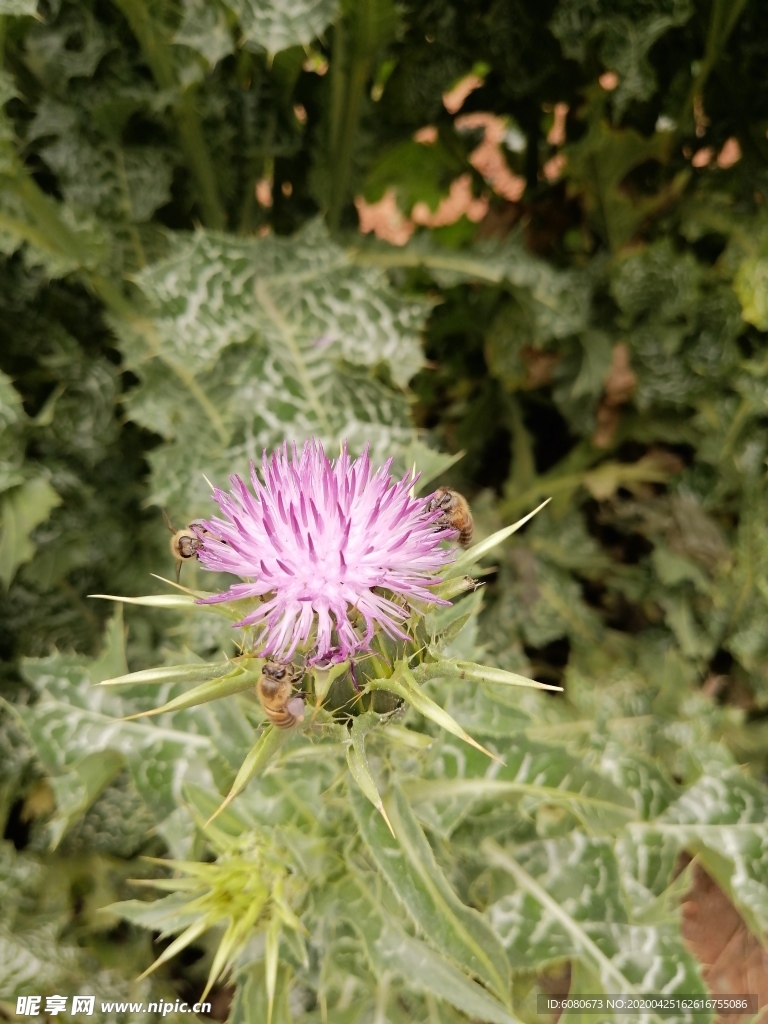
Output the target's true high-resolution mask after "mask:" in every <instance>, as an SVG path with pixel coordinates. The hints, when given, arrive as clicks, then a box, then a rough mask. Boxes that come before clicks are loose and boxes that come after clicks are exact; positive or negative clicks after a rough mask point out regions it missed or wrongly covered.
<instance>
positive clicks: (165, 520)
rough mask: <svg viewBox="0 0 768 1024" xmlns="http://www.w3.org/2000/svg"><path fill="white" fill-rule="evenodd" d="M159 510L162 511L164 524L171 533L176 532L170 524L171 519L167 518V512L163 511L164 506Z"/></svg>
mask: <svg viewBox="0 0 768 1024" xmlns="http://www.w3.org/2000/svg"><path fill="white" fill-rule="evenodd" d="M160 511H161V512H162V513H163V522H164V523H165V525H166V526H167V527H168V529H169V530H170V531H171V533H176V531H175V530H174V528H173V526H172V524H171V520H170V519H169V518H168V513H167V512H166V511H165V509H164V508H161V509H160Z"/></svg>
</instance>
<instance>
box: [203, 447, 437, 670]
mask: <svg viewBox="0 0 768 1024" xmlns="http://www.w3.org/2000/svg"><path fill="white" fill-rule="evenodd" d="M391 464H392V460H391V459H390V460H389V461H388V462H387V463H385V465H384V466H382V467H381V468H380V469H378V470H376V472H375V473H373V474H372V473H371V464H370V459H369V458H368V449H367V448H366V450H365V452H364V453H363V454H362V455H361V456H359V458H357V459H355V460H354V462H353V461H351V459H350V457H349V455H348V453H347V448H346V445H345V446H344V450H343V451H342V454H341V455H340V456H339V458H338V459H336V460H335V461H333V462H331V460H330V459H328V458H327V456H326V454H325V452H324V451H323V447H322V445H321V444H319V443H318V442H316V441H307V442H306V443H305V445H304V448H303V450H302V452H301V455H299V453H298V451H297V449H296V445H295V444H294V445H293V451H292V457H291V456H289V452H288V445H287V444H283V448H282V451H280V450H278V451H276V452H274V453H273V454H272V456H271V457H269V458H268V457H267V453H266V451H265V452H264V455H263V458H262V476H263V479H264V482H263V483H262V482H261V481H260V480H259V478H258V476H257V475H256V467H255V466H254V465H253V463H251V481H252V484H253V493H251V491H250V490H249V489H248V488H247V487H246V485H245V484H244V483H243V481H242V480H241V479H240V477H237V476H233V477H230V480H231V481H232V491H231V493H230V494H227V493H225V492H224V491H221V490H219V489H218V488H217V489H216V490H215V491H214V494H213V498H214V501H216V502H218V504H219V507H220V509H221V512H222V514H223V516H224V517H225V518H223V519H218V518H216V519H212V520H210V521H206V522H205V523H203V524H202V525H201V530H200V539H201V540H202V541H203V544H202V545H201V548H200V550H199V552H198V557H199V559H200V562H201V564H202V565H203V566H204V567H205V568H206V569H211V570H214V571H217V572H231V573H234V574H235V575H237V576H241V577H245V578H247V580H248V582H245V583H236V584H234V585H233V586H232V587H230V589H229V591H227V592H226V593H224V594H216V595H213V596H211V597H206V598H204V599H203V600H201V601H200V602H199V603H200V604H213V603H216V602H220V601H232V600H237V599H238V598H245V597H261V598H262V603H261V604H260V605H259V607H258V608H256V609H255V610H254V611H252V612H251V613H250V614H248V615H246V617H245V618H244V619H243V620H242V621H241V622H238V623H237V624H236V625H238V626H246V625H258V626H261V627H262V631H261V634H260V635H259V637H258V640H257V647H259V648H260V650H259V654H260V655H263V656H270V657H274V658H277V659H279V660H283V661H286V660H288V659H289V658H290V657H291V656H292V654H293V653H294V651H295V650H296V649H297V647H299V645H306V646H304V650H306V652H307V653H308V654H309V655H310V658H311V660H312V661H318V660H332V661H343V660H345V659H346V658H348V657H350V656H352V655H354V654H355V653H356V652H358V651H366V650H369V649H370V643H371V640H372V638H373V635H374V632H375V631H376V629H377V627H378V628H379V629H381V630H383V631H384V632H385V633H387V634H388V635H389V636H392V637H400V638H402V639H406V640H407V639H408V637H407V635H406V634H405V633H404V632H403V631H402V629H401V628H400V625H399V624H401V623H403V622H404V621H405V619H406V618H407V617H408V615H409V611H408V609H407V608H406V607H402V606H401V605H400V604H397V603H395V602H394V601H392V600H391V599H390V598H388V597H387V596H386V595H385V594H384V593H381V592H380V589H379V588H381V590H384V591H390V592H391V593H392V594H402V595H403V597H405V598H406V599H408V598H413V599H415V600H419V601H431V602H434V603H436V604H448V603H449V602H447V601H443V600H441V599H439V598H437V597H435V596H434V595H433V594H431V593H430V591H429V590H428V589H427V588H428V587H430V586H433V585H434V584H436V583H439V582H440V580H439V578H437V577H436V576H435V573H436V572H437V571H438V570H439V568H440V566H441V565H443V564H444V563H445V562H446V561H447V560H449V559H451V558H452V557H453V554H452V552H450V551H449V550H446V549H445V548H443V547H442V546H441V543H440V542H441V541H442V540H445V539H450V538H452V537H455V536H456V534H455V532H451V531H448V530H443V531H440V530H437V529H435V527H434V523H435V520H436V519H437V518H438V517H439V512H434V513H427V512H426V507H427V502H428V501H429V497H426V498H412V497H411V496H410V491H411V488H412V486H413V484H414V480H413V479H412V478H411V476H410V474H406V476H404V477H403V479H402V480H400V481H398V482H393V481H392V478H391V477H390V475H389V468H390V466H391ZM203 530H206V531H208V532H207V533H203ZM374 588H375V589H374ZM353 609H355V610H356V611H357V612H359V614H360V616H361V617H362V619H363V620H364V622H365V633H364V635H361V634H360V633H359V632H357V630H356V629H355V628H354V626H353V623H352V622H351V621H350V618H349V613H350V612H351V611H352V610H353Z"/></svg>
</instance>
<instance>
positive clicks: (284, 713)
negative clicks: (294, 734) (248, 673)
mask: <svg viewBox="0 0 768 1024" xmlns="http://www.w3.org/2000/svg"><path fill="white" fill-rule="evenodd" d="M303 675H304V672H303V669H301V668H299V667H298V665H294V664H293V663H292V662H288V663H287V664H284V663H283V662H280V661H268V662H267V663H266V664H265V665H264V667H263V668H262V670H261V677H260V679H259V682H258V683H257V685H256V693H257V694H258V697H259V700H260V701H261V706H262V707H263V708H264V714H265V715H266V716H267V718H268V719H269V720H270V722H271V723H272V724H273V725H274V726H276V727H277V728H278V729H290V728H292V727H293V726H294V725H296V723H297V722H300V721H301V720H302V719H303V718H304V697H303V696H301V694H298V693H296V689H297V687H298V684H299V683H300V682H301V678H302V676H303Z"/></svg>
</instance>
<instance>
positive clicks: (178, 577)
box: [176, 558, 181, 583]
mask: <svg viewBox="0 0 768 1024" xmlns="http://www.w3.org/2000/svg"><path fill="white" fill-rule="evenodd" d="M180 580H181V559H180V558H178V559H177V560H176V582H177V583H179V581H180Z"/></svg>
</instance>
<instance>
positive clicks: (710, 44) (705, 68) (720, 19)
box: [678, 0, 747, 126]
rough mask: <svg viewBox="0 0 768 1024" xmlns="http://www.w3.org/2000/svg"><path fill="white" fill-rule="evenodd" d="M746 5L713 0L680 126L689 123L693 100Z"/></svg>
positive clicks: (741, 0)
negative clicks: (699, 60)
mask: <svg viewBox="0 0 768 1024" xmlns="http://www.w3.org/2000/svg"><path fill="white" fill-rule="evenodd" d="M746 5H747V0H713V4H712V16H711V18H710V19H709V27H708V28H707V41H706V44H705V47H704V56H703V58H702V60H701V65H700V66H699V70H698V73H697V75H696V77H695V78H694V80H693V81H692V82H691V87H690V89H689V90H688V95H687V96H686V98H685V105H684V106H683V110H682V115H681V117H680V118H679V121H678V123H679V124H680V125H681V126H682V125H685V124H689V123H690V122H689V120H688V118H689V116H690V111H691V110H692V109H693V101H694V100H695V98H696V97H697V96H700V95H701V94H702V92H703V91H704V86H705V85H706V83H707V79H708V78H709V76H710V74H711V73H712V69H713V68H714V66H715V64H716V63H717V61H718V58H719V57H720V54H721V53H722V51H723V49H724V48H725V44H726V43H727V42H728V39H729V38H730V35H731V32H733V30H734V28H735V27H736V22H737V21H738V20H739V18H740V17H741V13H742V11H743V10H744V8H745V7H746Z"/></svg>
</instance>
